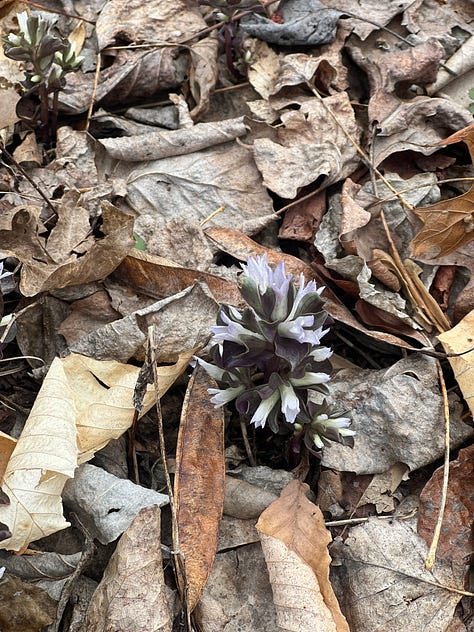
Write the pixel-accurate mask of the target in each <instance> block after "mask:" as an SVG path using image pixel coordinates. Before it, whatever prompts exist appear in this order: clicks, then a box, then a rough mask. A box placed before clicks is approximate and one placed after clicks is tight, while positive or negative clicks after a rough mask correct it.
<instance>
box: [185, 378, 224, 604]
mask: <svg viewBox="0 0 474 632" xmlns="http://www.w3.org/2000/svg"><path fill="white" fill-rule="evenodd" d="M215 386H216V384H215V382H214V380H213V379H212V378H210V377H209V376H208V374H207V373H206V372H205V371H204V369H202V368H201V367H198V368H197V369H196V371H195V372H194V374H193V376H192V377H191V380H190V382H189V385H188V390H187V392H186V397H185V399H184V403H183V409H182V413H181V423H180V427H179V435H178V444H177V448H176V475H175V481H174V496H175V499H176V512H177V521H178V534H179V543H178V542H176V543H175V548H176V550H179V551H180V552H181V553H182V554H183V557H184V568H185V573H186V575H185V578H183V577H182V575H181V574H180V572H179V570H178V580H179V583H180V589H181V591H182V592H183V589H184V585H186V589H187V590H186V603H187V608H188V610H189V612H192V611H193V610H194V608H195V606H196V604H197V602H198V601H199V598H200V596H201V594H202V591H203V590H204V586H205V585H206V582H207V579H208V577H209V575H210V573H211V569H212V565H213V563H214V557H215V555H216V551H217V542H218V535H219V523H220V520H221V517H222V510H223V506H224V481H225V461H224V411H223V409H222V408H214V406H213V405H212V404H211V402H210V400H209V394H208V392H207V389H208V387H214V388H215Z"/></svg>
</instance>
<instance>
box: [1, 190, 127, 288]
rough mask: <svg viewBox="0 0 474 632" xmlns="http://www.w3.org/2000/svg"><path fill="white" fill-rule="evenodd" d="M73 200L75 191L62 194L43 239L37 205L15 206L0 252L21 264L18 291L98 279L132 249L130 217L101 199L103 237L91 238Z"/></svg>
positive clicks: (86, 218)
mask: <svg viewBox="0 0 474 632" xmlns="http://www.w3.org/2000/svg"><path fill="white" fill-rule="evenodd" d="M78 198H79V192H78V191H70V192H68V193H67V194H66V196H65V199H64V201H63V202H62V203H61V204H60V205H59V206H58V222H57V224H56V226H55V227H54V228H53V229H52V231H51V234H50V236H49V238H48V240H47V241H46V240H45V239H44V238H43V237H41V236H40V233H41V232H42V231H44V230H45V229H44V227H43V225H42V223H41V222H40V219H39V212H40V211H41V209H39V208H36V207H18V209H16V210H15V214H14V215H13V217H12V218H11V225H10V227H9V228H8V229H6V230H0V241H1V243H2V252H3V253H4V255H9V256H12V257H16V258H17V259H19V260H20V261H21V263H22V264H23V266H22V270H21V281H20V291H21V293H22V294H23V295H24V296H34V295H35V294H38V293H39V292H46V291H48V290H53V289H56V288H63V287H67V286H69V285H79V284H81V283H89V282H90V281H96V280H98V279H102V278H104V277H106V276H107V275H108V274H110V273H111V272H112V271H113V270H114V269H115V268H116V267H117V266H118V264H119V263H120V261H121V260H122V259H123V258H124V257H125V255H126V254H127V252H128V250H130V249H131V248H132V247H133V244H134V240H133V222H134V218H133V216H132V215H128V214H127V213H123V212H122V211H120V210H119V209H118V208H117V207H115V206H114V205H113V204H111V203H110V202H105V201H104V202H102V215H103V226H102V231H103V233H104V234H105V237H103V238H101V239H97V240H93V239H92V238H89V236H88V235H89V233H90V224H89V213H88V211H87V210H85V209H84V208H81V207H78V206H77V201H78Z"/></svg>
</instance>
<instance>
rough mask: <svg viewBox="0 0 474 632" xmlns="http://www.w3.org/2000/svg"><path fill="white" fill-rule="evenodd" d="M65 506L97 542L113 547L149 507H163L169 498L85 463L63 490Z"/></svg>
mask: <svg viewBox="0 0 474 632" xmlns="http://www.w3.org/2000/svg"><path fill="white" fill-rule="evenodd" d="M62 496H63V500H64V504H65V505H66V506H67V508H68V510H69V511H73V512H74V513H75V515H76V516H77V518H78V520H80V522H81V524H82V525H83V526H84V529H86V530H87V533H89V534H90V536H91V537H93V538H94V540H98V541H99V542H101V543H102V544H110V542H114V541H115V540H116V539H117V538H119V537H120V536H121V535H122V533H123V532H124V531H126V530H127V529H128V528H129V527H130V525H131V524H132V522H133V520H134V519H135V517H136V516H137V514H138V513H139V512H140V511H141V510H142V509H144V508H145V507H152V506H156V507H163V506H164V505H167V504H168V502H169V497H168V496H167V495H166V494H160V492H157V491H155V490H154V489H148V488H147V487H143V486H142V485H137V484H135V483H132V481H130V480H129V479H128V478H119V477H117V476H114V475H113V474H110V473H109V472H107V471H106V470H104V469H102V468H101V467H96V466H95V465H90V463H83V464H82V465H81V466H80V467H78V468H77V470H76V472H75V473H74V478H72V479H70V480H68V481H67V482H66V485H65V486H64V490H63V494H62Z"/></svg>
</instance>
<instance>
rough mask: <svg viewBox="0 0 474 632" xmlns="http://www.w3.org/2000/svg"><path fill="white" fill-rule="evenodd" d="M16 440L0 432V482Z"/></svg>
mask: <svg viewBox="0 0 474 632" xmlns="http://www.w3.org/2000/svg"><path fill="white" fill-rule="evenodd" d="M16 443H17V441H16V439H14V438H13V437H10V435H7V434H5V433H4V432H0V480H2V479H3V475H4V473H5V470H6V467H7V464H8V461H9V459H10V457H11V454H12V452H13V450H14V449H15V446H16Z"/></svg>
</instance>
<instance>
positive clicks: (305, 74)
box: [248, 29, 348, 99]
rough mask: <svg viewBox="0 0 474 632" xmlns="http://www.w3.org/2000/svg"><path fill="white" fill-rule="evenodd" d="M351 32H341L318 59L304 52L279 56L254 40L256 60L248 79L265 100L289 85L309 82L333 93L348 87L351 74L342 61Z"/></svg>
mask: <svg viewBox="0 0 474 632" xmlns="http://www.w3.org/2000/svg"><path fill="white" fill-rule="evenodd" d="M346 36H347V33H346V32H345V31H344V29H341V34H339V31H338V37H337V41H336V42H334V43H333V44H331V45H327V46H324V47H322V48H323V49H324V50H320V54H319V55H318V56H317V57H315V56H313V55H306V54H304V53H293V54H283V53H280V54H277V53H276V52H275V51H274V50H273V49H272V48H271V47H270V46H268V44H266V43H265V42H263V41H261V40H258V39H256V40H251V41H250V45H249V50H250V51H251V54H252V61H251V64H250V66H249V71H248V80H249V82H250V84H251V85H252V86H253V87H254V88H255V90H256V91H257V92H258V93H259V94H260V95H261V96H262V97H263V98H264V99H268V97H270V96H272V95H276V94H278V93H279V92H280V90H282V89H283V88H285V87H286V86H297V85H300V84H304V83H305V82H306V81H309V82H312V83H313V82H314V83H315V84H316V85H318V86H323V87H324V89H325V91H327V92H329V93H330V94H332V93H334V92H337V91H338V90H336V89H335V88H336V86H337V87H338V88H340V90H339V91H342V90H344V89H346V88H347V85H348V84H347V71H346V68H345V66H344V65H343V64H342V62H341V48H342V46H343V44H344V40H345V37H346Z"/></svg>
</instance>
